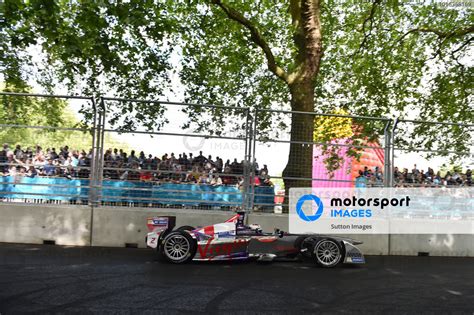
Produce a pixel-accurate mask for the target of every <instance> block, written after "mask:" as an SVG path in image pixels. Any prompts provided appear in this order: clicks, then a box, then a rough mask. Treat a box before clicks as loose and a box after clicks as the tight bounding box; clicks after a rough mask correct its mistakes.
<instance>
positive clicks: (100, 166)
mask: <svg viewBox="0 0 474 315" xmlns="http://www.w3.org/2000/svg"><path fill="white" fill-rule="evenodd" d="M100 108H101V115H100V116H99V120H100V128H99V134H100V137H99V141H98V148H97V149H98V150H97V168H96V169H97V185H96V189H97V204H98V205H100V201H101V199H102V179H103V175H104V138H105V118H106V111H107V110H106V107H105V101H104V98H103V97H101V98H100Z"/></svg>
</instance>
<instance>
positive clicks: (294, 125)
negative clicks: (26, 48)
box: [283, 80, 314, 212]
mask: <svg viewBox="0 0 474 315" xmlns="http://www.w3.org/2000/svg"><path fill="white" fill-rule="evenodd" d="M289 87H290V94H291V109H292V110H293V111H302V112H313V111H314V84H313V81H312V80H306V81H303V82H295V83H293V84H291V85H290V86H289ZM313 130H314V115H312V114H296V113H293V114H292V116H291V141H292V143H290V153H289V156H288V163H287V165H286V167H285V169H284V171H283V181H284V183H285V195H286V196H289V190H290V188H293V187H311V183H312V181H311V179H312V175H313V174H312V172H313V145H311V144H308V142H312V141H313ZM295 142H306V143H305V144H301V143H295ZM288 199H289V198H288V197H286V198H285V206H286V205H288ZM286 211H288V208H287V207H284V212H286Z"/></svg>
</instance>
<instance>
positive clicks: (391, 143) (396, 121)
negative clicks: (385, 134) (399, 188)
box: [390, 117, 398, 187]
mask: <svg viewBox="0 0 474 315" xmlns="http://www.w3.org/2000/svg"><path fill="white" fill-rule="evenodd" d="M397 125H398V117H397V118H395V121H394V122H393V126H392V131H391V132H390V137H391V140H390V145H391V154H390V155H391V157H390V160H391V161H392V167H391V170H390V173H391V174H392V175H391V176H390V187H393V186H394V184H395V180H394V176H393V171H394V169H395V167H394V165H395V129H396V128H397Z"/></svg>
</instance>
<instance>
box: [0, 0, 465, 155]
mask: <svg viewBox="0 0 474 315" xmlns="http://www.w3.org/2000/svg"><path fill="white" fill-rule="evenodd" d="M213 2H214V3H218V2H219V1H197V0H188V1H159V2H156V1H151V0H145V1H138V0H132V1H129V2H121V1H120V2H115V1H112V2H108V1H97V2H95V1H46V0H32V1H29V2H23V1H19V0H7V1H6V2H5V16H6V18H7V22H6V23H4V25H2V29H1V30H0V36H1V38H2V39H1V42H0V48H1V53H0V66H1V67H2V72H3V73H4V80H5V82H6V83H7V84H11V85H15V86H21V85H22V84H24V82H25V81H26V79H27V78H28V79H30V76H28V69H29V67H28V65H30V64H32V59H31V58H29V56H28V55H29V54H28V52H29V51H28V48H30V49H31V47H38V46H39V47H41V49H42V50H43V51H44V52H45V53H46V55H47V60H44V61H43V62H42V64H45V65H46V66H47V67H44V68H42V69H50V68H51V69H54V73H53V74H51V75H54V77H55V78H58V79H59V80H60V81H61V82H63V83H65V84H67V85H68V86H69V87H70V89H71V90H72V91H74V92H77V86H82V87H83V89H82V91H81V92H83V93H86V94H88V95H98V94H101V93H102V94H115V95H119V96H123V97H143V98H157V97H159V96H161V95H163V92H164V91H165V90H167V89H169V87H170V84H169V83H170V75H171V74H172V73H173V72H178V74H179V77H180V79H181V81H182V83H183V84H184V89H185V91H184V92H185V95H186V100H189V101H195V102H200V103H217V104H224V105H233V106H238V107H246V106H248V107H251V108H258V109H268V108H283V109H290V98H291V97H290V92H289V89H288V85H287V84H286V83H285V82H283V80H281V78H278V77H277V76H276V75H274V74H273V73H271V72H270V71H268V69H267V60H266V57H265V55H264V54H263V53H262V49H261V47H259V46H258V45H257V44H256V41H255V36H251V33H250V32H249V30H248V28H246V27H244V26H242V25H241V24H239V23H238V22H235V21H233V20H231V19H229V17H228V16H227V15H226V14H225V13H224V11H223V10H222V9H221V8H220V7H219V6H218V5H215V4H212V3H213ZM225 3H226V4H228V5H229V6H231V7H232V8H233V9H235V10H236V11H238V12H240V13H241V14H242V15H243V16H244V17H245V18H246V19H248V21H249V22H250V23H251V24H252V26H254V27H255V28H258V30H259V31H260V33H261V35H262V36H263V38H264V39H265V40H266V42H267V43H268V46H269V48H270V49H271V50H272V52H273V54H274V56H275V61H276V63H277V64H279V65H280V66H281V68H282V69H283V70H284V71H286V72H288V73H292V72H294V71H295V70H298V68H299V67H300V66H301V51H300V50H298V45H297V44H298V41H299V40H301V38H300V37H298V36H300V35H301V34H299V33H298V25H297V24H298V23H295V21H294V20H293V19H292V16H291V13H294V12H296V11H298V4H299V3H300V1H289V3H288V1H274V0H272V1H270V0H262V1H244V0H235V1H227V2H225ZM314 3H316V1H315V2H314ZM321 12H322V13H321V21H322V22H321V24H322V34H323V39H322V41H323V52H324V55H323V57H322V61H321V66H320V69H319V72H317V73H316V75H315V77H314V81H315V89H314V91H310V92H311V93H312V92H314V97H315V99H316V106H315V111H318V112H331V111H332V110H334V109H335V108H343V109H344V110H346V111H347V112H348V113H350V114H357V115H367V116H378V117H380V116H388V117H398V116H400V117H409V118H416V119H426V120H441V121H445V120H447V121H454V122H463V123H473V122H474V106H473V104H474V102H473V99H472V95H473V93H472V88H473V86H472V84H473V82H474V80H473V70H472V50H473V47H472V45H471V44H472V33H473V31H474V29H473V14H472V8H461V9H460V8H449V7H442V6H441V5H439V4H436V3H434V2H432V3H431V4H417V3H411V2H406V1H381V0H374V1H373V2H369V1H337V0H327V1H321ZM172 56H174V57H173V58H174V59H175V61H177V62H178V61H179V62H180V66H179V67H178V68H176V69H174V68H173V66H172V64H173V63H172V59H173V58H171V57H172ZM43 71H44V72H43V73H41V74H40V76H41V78H42V83H43V85H45V86H48V84H49V87H51V80H48V78H49V77H50V73H49V72H48V70H43ZM79 83H81V84H79ZM114 106H115V111H114V112H113V113H111V115H110V116H109V118H110V122H111V123H114V124H115V125H120V124H121V125H122V127H124V128H126V129H134V127H136V123H137V122H141V123H142V124H144V125H145V126H146V127H148V128H149V129H156V128H158V127H159V126H161V125H162V123H156V122H157V121H162V120H160V117H162V116H163V115H165V112H164V109H163V108H162V107H160V106H148V105H141V104H138V103H136V104H135V103H134V104H131V103H116V104H114ZM83 112H84V114H85V115H86V118H88V119H89V120H90V118H91V111H90V108H84V109H83ZM186 112H187V114H188V115H189V118H190V119H189V123H188V124H187V125H186V126H191V125H192V126H195V127H197V128H201V129H209V130H222V129H223V127H224V126H225V128H230V127H233V128H234V129H236V130H239V129H241V128H242V124H243V121H244V119H242V118H243V117H244V115H245V112H244V111H235V112H233V114H234V115H235V116H238V117H240V118H241V119H234V120H233V122H234V124H233V125H232V126H231V125H230V124H229V123H228V120H227V119H224V118H226V117H225V116H227V115H229V112H228V111H217V110H210V109H209V110H205V109H202V108H201V109H197V108H188V109H186ZM210 117H212V118H210ZM278 117H280V116H278ZM278 117H277V116H272V115H270V114H269V113H265V112H260V113H259V117H258V123H259V126H258V130H259V131H260V132H262V133H266V132H269V131H270V130H271V129H272V128H270V127H272V126H273V124H275V123H276V124H278V126H279V127H280V130H279V131H281V132H284V131H285V130H288V128H289V126H288V122H287V121H285V120H284V119H280V118H278ZM163 123H165V122H163ZM355 123H357V124H361V125H363V126H364V128H363V129H362V130H363V132H360V133H356V134H355V135H354V138H355V139H354V141H358V140H360V139H365V138H366V137H367V136H369V137H370V138H372V140H374V139H377V138H378V137H380V135H381V133H382V130H383V127H384V126H383V124H382V123H380V122H379V123H377V122H368V121H360V122H358V121H356V122H355ZM472 139H473V135H472V132H469V131H466V129H462V128H457V127H455V126H445V127H443V128H438V127H436V126H429V125H417V126H416V127H415V128H405V129H402V130H401V132H400V134H399V137H398V138H397V145H403V146H405V147H408V148H411V147H413V148H414V147H422V148H433V149H435V148H446V149H447V148H450V149H451V150H454V149H455V150H458V151H465V150H466V149H467V148H469V146H470V145H471V144H470V143H472Z"/></svg>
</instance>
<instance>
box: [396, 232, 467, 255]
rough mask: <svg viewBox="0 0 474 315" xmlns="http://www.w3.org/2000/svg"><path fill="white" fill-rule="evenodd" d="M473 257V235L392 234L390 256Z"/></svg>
mask: <svg viewBox="0 0 474 315" xmlns="http://www.w3.org/2000/svg"><path fill="white" fill-rule="evenodd" d="M420 253H427V254H428V255H430V256H461V257H462V256H469V257H474V235H472V234H470V235H468V234H392V235H390V255H418V254H420Z"/></svg>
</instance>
